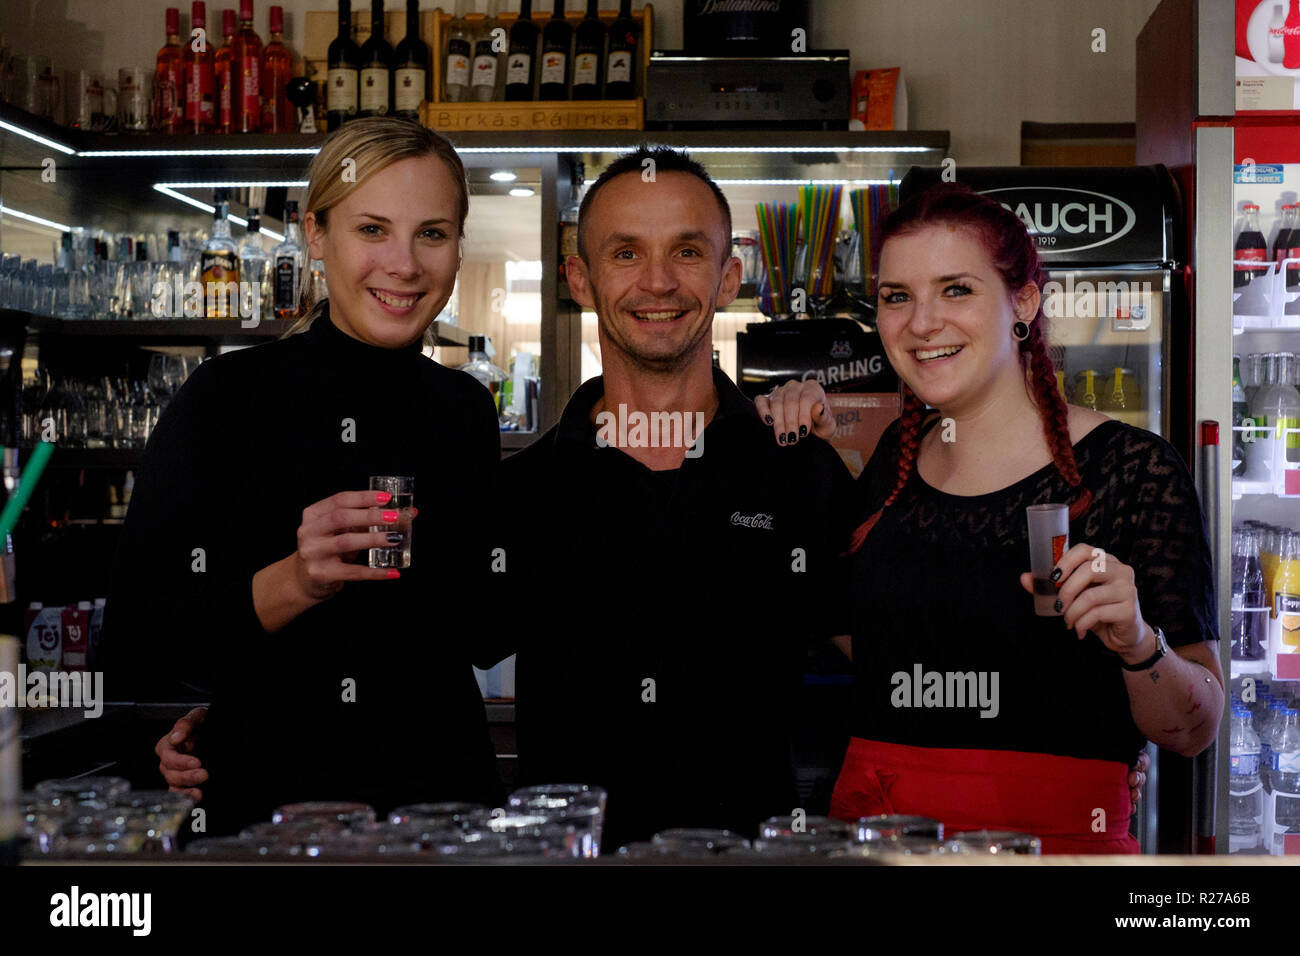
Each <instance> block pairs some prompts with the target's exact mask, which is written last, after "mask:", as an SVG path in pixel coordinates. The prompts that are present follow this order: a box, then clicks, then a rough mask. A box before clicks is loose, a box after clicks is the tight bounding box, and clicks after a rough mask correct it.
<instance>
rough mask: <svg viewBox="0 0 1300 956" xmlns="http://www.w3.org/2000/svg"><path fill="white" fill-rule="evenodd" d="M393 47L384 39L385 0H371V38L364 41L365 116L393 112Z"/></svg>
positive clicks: (361, 96) (362, 105) (362, 102)
mask: <svg viewBox="0 0 1300 956" xmlns="http://www.w3.org/2000/svg"><path fill="white" fill-rule="evenodd" d="M392 80H393V48H392V46H391V45H389V43H388V41H387V40H385V39H384V0H370V37H369V39H367V40H366V42H365V43H363V44H361V90H360V93H359V94H358V97H359V106H360V113H361V115H362V116H387V115H388V114H389V113H391V112H392V111H393V92H392V90H393V83H392Z"/></svg>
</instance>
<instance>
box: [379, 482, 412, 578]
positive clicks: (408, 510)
mask: <svg viewBox="0 0 1300 956" xmlns="http://www.w3.org/2000/svg"><path fill="white" fill-rule="evenodd" d="M370 490H371V491H386V492H388V493H389V494H390V495H392V496H393V498H392V500H391V501H389V502H388V504H386V505H384V510H385V511H396V512H397V521H396V522H394V523H393V524H386V525H371V527H370V530H371V531H386V532H388V534H389V538H388V540H389V541H391V542H392V544H391V545H390V546H389V547H386V548H371V549H370V567H372V568H409V567H410V566H411V522H412V520H413V519H414V508H415V479H414V478H410V477H404V476H398V475H372V476H371V478H370Z"/></svg>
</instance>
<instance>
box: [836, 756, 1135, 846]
mask: <svg viewBox="0 0 1300 956" xmlns="http://www.w3.org/2000/svg"><path fill="white" fill-rule="evenodd" d="M1128 774H1129V768H1128V767H1126V766H1125V765H1124V764H1122V763H1119V762H1118V761H1111V760H1081V759H1079V758H1076V757H1058V756H1055V755H1053V754H1038V753H1022V752H1020V751H1015V750H949V749H945V748H939V747H908V746H905V745H903V744H888V743H881V742H879V741H876V740H863V739H861V738H859V737H854V738H852V740H850V741H849V749H848V752H847V753H846V754H845V755H844V766H843V767H842V768H841V769H840V776H839V779H838V780H836V781H835V792H834V793H833V794H832V795H831V809H830V815H831V816H832V817H835V818H836V819H839V820H857V819H858V818H859V817H867V816H873V815H875V814H881V813H903V814H912V815H916V816H922V817H929V818H930V819H932V820H938V821H940V822H942V823H943V825H944V829H945V831H950V830H954V831H955V830H980V829H989V830H1014V831H1015V832H1017V833H1029V834H1032V835H1034V836H1036V837H1039V838H1040V839H1041V840H1042V841H1043V852H1044V853H1109V854H1119V853H1137V852H1138V844H1137V840H1136V839H1134V838H1133V837H1132V836H1131V835H1130V834H1129V832H1128V826H1129V816H1130V815H1131V812H1132V806H1133V805H1132V803H1131V801H1130V798H1129V787H1128ZM1098 809H1101V810H1104V811H1105V817H1104V821H1105V828H1104V830H1102V832H1100V833H1098V832H1094V830H1093V827H1094V826H1099V825H1100V822H1101V820H1102V819H1103V818H1102V816H1101V814H1099V813H1097V810H1098ZM1094 821H1096V822H1094Z"/></svg>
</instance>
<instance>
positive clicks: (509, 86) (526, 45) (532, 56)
mask: <svg viewBox="0 0 1300 956" xmlns="http://www.w3.org/2000/svg"><path fill="white" fill-rule="evenodd" d="M520 2H521V4H522V7H521V9H520V11H519V19H518V20H516V21H515V24H514V26H512V27H511V28H510V49H509V51H508V52H507V54H506V99H507V100H531V99H532V98H533V75H534V72H535V71H534V69H533V67H534V64H535V63H536V61H537V25H536V24H535V23H533V0H520Z"/></svg>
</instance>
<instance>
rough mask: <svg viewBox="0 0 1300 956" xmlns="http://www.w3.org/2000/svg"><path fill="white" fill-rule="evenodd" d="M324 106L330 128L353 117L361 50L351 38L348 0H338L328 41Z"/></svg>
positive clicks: (350, 9) (355, 105)
mask: <svg viewBox="0 0 1300 956" xmlns="http://www.w3.org/2000/svg"><path fill="white" fill-rule="evenodd" d="M327 56H328V57H329V61H328V63H329V73H328V74H327V76H328V79H327V81H326V82H328V83H329V88H328V89H327V90H326V91H325V108H326V110H327V120H328V122H329V128H330V130H331V131H333V130H336V129H338V128H339V127H340V126H342V125H343V124H344V123H346V122H347V121H348V120H354V119H356V118H357V88H358V86H359V85H360V82H359V76H358V74H359V72H360V70H361V49H360V48H359V47H358V46H357V44H356V41H355V40H353V39H352V0H339V32H338V36H336V37H335V38H334V39H333V40H331V41H330V46H329V51H328V53H327Z"/></svg>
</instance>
